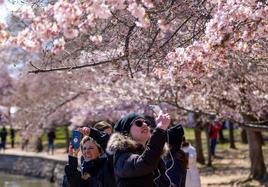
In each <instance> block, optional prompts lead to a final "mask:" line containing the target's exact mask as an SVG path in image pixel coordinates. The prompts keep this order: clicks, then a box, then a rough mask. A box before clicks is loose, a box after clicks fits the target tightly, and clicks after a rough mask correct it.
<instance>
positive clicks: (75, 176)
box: [65, 130, 115, 187]
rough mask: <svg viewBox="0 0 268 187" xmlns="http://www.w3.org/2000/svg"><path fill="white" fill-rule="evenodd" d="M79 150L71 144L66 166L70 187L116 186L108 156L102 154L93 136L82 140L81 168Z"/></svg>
mask: <svg viewBox="0 0 268 187" xmlns="http://www.w3.org/2000/svg"><path fill="white" fill-rule="evenodd" d="M92 132H94V130H93V131H92ZM92 134H93V133H92ZM97 137H99V136H97ZM102 143H104V144H105V141H102ZM78 151H79V150H74V149H73V148H72V147H71V146H70V149H69V160H68V164H67V165H66V166H65V176H66V178H67V181H68V183H69V185H70V187H114V186H115V181H114V176H113V171H112V170H111V167H110V164H109V161H108V158H107V157H102V156H101V146H100V145H99V144H98V143H97V142H96V141H95V140H94V139H93V138H91V137H89V136H85V137H84V138H83V139H82V141H81V151H82V157H83V159H82V163H81V169H80V170H78V169H77V166H78V158H77V154H78ZM104 177H105V178H104Z"/></svg>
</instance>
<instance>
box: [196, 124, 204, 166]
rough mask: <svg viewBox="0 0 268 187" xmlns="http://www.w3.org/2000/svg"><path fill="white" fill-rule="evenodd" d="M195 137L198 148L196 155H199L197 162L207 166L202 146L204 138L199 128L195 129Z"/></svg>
mask: <svg viewBox="0 0 268 187" xmlns="http://www.w3.org/2000/svg"><path fill="white" fill-rule="evenodd" d="M194 132H195V133H194V135H195V146H196V153H197V158H196V160H197V162H199V163H200V164H205V157H204V153H203V146H202V138H201V133H202V130H201V128H199V127H198V126H197V127H196V128H195V129H194Z"/></svg>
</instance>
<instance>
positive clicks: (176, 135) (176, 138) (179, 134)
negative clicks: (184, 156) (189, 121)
mask: <svg viewBox="0 0 268 187" xmlns="http://www.w3.org/2000/svg"><path fill="white" fill-rule="evenodd" d="M183 136H184V130H183V127H182V126H181V125H180V124H178V125H176V126H174V127H171V128H170V129H168V144H170V145H172V146H173V147H174V148H176V149H180V147H181V144H182V138H183Z"/></svg>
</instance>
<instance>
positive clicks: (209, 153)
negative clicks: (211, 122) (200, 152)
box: [206, 124, 212, 167]
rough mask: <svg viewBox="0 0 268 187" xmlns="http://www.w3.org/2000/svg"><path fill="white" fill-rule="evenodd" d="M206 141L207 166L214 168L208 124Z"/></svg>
mask: <svg viewBox="0 0 268 187" xmlns="http://www.w3.org/2000/svg"><path fill="white" fill-rule="evenodd" d="M206 140H207V155H208V163H207V166H209V167H211V166H212V159H211V152H210V141H209V134H208V124H207V125H206Z"/></svg>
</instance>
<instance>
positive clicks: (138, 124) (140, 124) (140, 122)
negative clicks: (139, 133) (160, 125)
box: [134, 119, 150, 127]
mask: <svg viewBox="0 0 268 187" xmlns="http://www.w3.org/2000/svg"><path fill="white" fill-rule="evenodd" d="M143 123H145V124H146V125H147V126H150V122H148V121H146V120H142V119H140V120H136V121H135V122H134V124H135V125H136V126H137V127H142V126H143Z"/></svg>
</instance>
